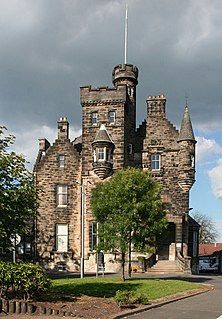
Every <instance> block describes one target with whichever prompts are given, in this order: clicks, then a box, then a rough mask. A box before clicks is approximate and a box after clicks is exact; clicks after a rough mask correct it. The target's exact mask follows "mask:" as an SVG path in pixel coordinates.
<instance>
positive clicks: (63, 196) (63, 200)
mask: <svg viewBox="0 0 222 319" xmlns="http://www.w3.org/2000/svg"><path fill="white" fill-rule="evenodd" d="M57 205H58V206H67V185H57Z"/></svg>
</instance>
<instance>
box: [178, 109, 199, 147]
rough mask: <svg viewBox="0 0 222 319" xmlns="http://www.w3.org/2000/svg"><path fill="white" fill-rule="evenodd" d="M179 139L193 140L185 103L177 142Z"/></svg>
mask: <svg viewBox="0 0 222 319" xmlns="http://www.w3.org/2000/svg"><path fill="white" fill-rule="evenodd" d="M180 141H195V138H194V133H193V128H192V124H191V120H190V115H189V111H188V106H187V105H186V107H185V111H184V115H183V119H182V123H181V128H180V134H179V139H178V142H180Z"/></svg>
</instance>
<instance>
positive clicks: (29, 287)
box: [0, 261, 51, 300]
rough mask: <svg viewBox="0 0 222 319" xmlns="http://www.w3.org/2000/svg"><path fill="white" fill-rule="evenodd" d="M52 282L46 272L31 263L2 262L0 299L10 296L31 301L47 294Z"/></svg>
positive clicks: (0, 269)
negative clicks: (42, 294) (44, 293)
mask: <svg viewBox="0 0 222 319" xmlns="http://www.w3.org/2000/svg"><path fill="white" fill-rule="evenodd" d="M50 286H51V280H50V279H49V278H48V277H47V276H46V274H45V271H44V270H43V269H42V268H41V267H39V266H37V265H34V264H31V263H27V264H26V263H11V262H3V261H0V297H1V298H5V297H8V296H9V295H10V294H13V295H15V296H19V297H21V296H22V297H23V298H24V299H25V300H30V299H32V298H33V297H35V296H38V295H39V294H41V293H43V292H45V291H47V290H48V288H49V287H50Z"/></svg>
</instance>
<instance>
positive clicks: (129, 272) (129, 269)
mask: <svg viewBox="0 0 222 319" xmlns="http://www.w3.org/2000/svg"><path fill="white" fill-rule="evenodd" d="M131 273H132V268H131V240H130V242H129V268H128V275H129V278H131Z"/></svg>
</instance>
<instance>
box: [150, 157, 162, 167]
mask: <svg viewBox="0 0 222 319" xmlns="http://www.w3.org/2000/svg"><path fill="white" fill-rule="evenodd" d="M160 160H161V156H160V154H152V155H151V157H150V162H151V170H152V171H159V170H160V164H161V161H160Z"/></svg>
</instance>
